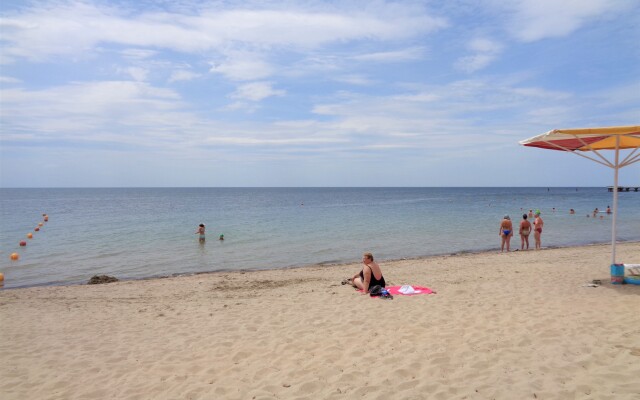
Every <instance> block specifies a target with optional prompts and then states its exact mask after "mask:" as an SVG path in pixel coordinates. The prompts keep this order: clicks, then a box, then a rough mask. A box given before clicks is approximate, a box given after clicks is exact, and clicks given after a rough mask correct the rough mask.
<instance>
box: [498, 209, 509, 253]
mask: <svg viewBox="0 0 640 400" xmlns="http://www.w3.org/2000/svg"><path fill="white" fill-rule="evenodd" d="M498 234H499V235H500V237H501V238H502V245H501V246H500V252H503V251H504V245H505V244H506V245H507V253H508V252H509V247H510V246H511V236H513V224H512V223H511V218H509V216H508V215H505V216H504V218H503V219H502V222H500V231H499V232H498Z"/></svg>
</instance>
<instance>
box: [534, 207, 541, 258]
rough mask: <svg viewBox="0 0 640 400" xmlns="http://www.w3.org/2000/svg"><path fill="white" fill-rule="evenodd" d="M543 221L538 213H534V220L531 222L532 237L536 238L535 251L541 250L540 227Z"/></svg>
mask: <svg viewBox="0 0 640 400" xmlns="http://www.w3.org/2000/svg"><path fill="white" fill-rule="evenodd" d="M543 225H544V221H543V220H542V218H540V211H536V219H535V220H533V228H534V229H533V237H534V238H536V250H539V249H540V248H542V239H541V236H542V226H543Z"/></svg>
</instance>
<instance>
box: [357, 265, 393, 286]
mask: <svg viewBox="0 0 640 400" xmlns="http://www.w3.org/2000/svg"><path fill="white" fill-rule="evenodd" d="M367 267H368V268H369V270H370V271H371V281H370V282H369V289H371V288H372V287H374V286H376V285H380V286H382V287H385V286H386V285H387V284H386V282H385V281H384V276H381V277H380V279H376V276H375V275H374V274H373V270H372V269H371V267H369V266H368V265H367ZM360 279H362V283H364V269H362V271H360Z"/></svg>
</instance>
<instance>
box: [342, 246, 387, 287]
mask: <svg viewBox="0 0 640 400" xmlns="http://www.w3.org/2000/svg"><path fill="white" fill-rule="evenodd" d="M362 263H363V264H364V267H362V271H360V272H359V273H357V274H355V275H354V276H353V278H351V285H353V287H355V288H357V289H362V290H364V291H365V293H367V292H368V291H369V288H371V287H374V286H376V285H380V286H382V287H385V286H386V282H385V281H384V276H382V270H381V269H380V266H379V265H378V263H376V262H374V261H373V254H371V253H364V254H363V255H362Z"/></svg>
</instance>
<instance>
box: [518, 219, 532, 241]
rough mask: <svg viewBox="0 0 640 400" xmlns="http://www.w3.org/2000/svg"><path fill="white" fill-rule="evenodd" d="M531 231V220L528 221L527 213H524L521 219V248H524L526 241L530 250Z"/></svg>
mask: <svg viewBox="0 0 640 400" xmlns="http://www.w3.org/2000/svg"><path fill="white" fill-rule="evenodd" d="M530 233H531V222H529V221H527V214H522V221H520V249H521V250H524V245H525V243H526V245H527V250H529V234H530Z"/></svg>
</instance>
